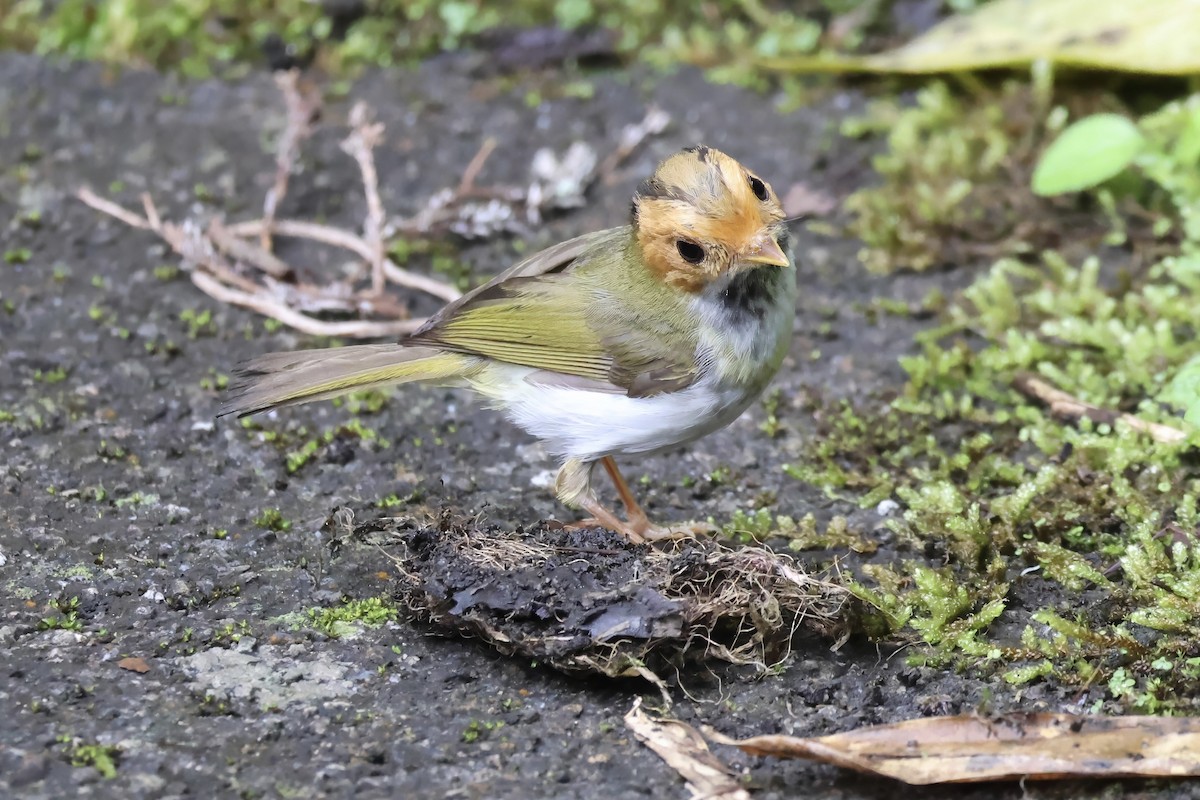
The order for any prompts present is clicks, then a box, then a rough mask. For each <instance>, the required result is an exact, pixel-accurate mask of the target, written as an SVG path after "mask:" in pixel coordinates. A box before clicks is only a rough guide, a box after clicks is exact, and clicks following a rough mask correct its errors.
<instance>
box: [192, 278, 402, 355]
mask: <svg viewBox="0 0 1200 800" xmlns="http://www.w3.org/2000/svg"><path fill="white" fill-rule="evenodd" d="M192 283H194V284H196V287H197V288H198V289H200V291H202V292H204V293H205V294H207V295H208V296H209V297H212V298H213V299H214V300H219V301H220V302H222V303H229V304H231V305H235V306H241V307H243V308H248V309H250V310H251V311H257V312H258V313H259V314H262V315H263V316H265V317H270V318H271V319H276V320H279V321H280V322H282V323H283V324H285V325H289V326H291V327H293V328H295V329H296V330H298V331H300V332H301V333H309V334H312V335H314V336H354V337H361V338H368V337H371V338H374V337H380V336H398V335H401V334H405V333H412V332H413V331H415V330H416V329H417V328H419V327H421V325H423V324H424V323H425V320H424V319H406V320H396V321H393V322H371V321H367V320H354V321H351V322H325V321H322V320H319V319H314V318H312V317H310V316H308V315H307V314H302V313H300V312H299V311H295V310H293V309H291V308H289V307H288V306H286V305H284V304H283V303H279V302H276V301H273V300H271V299H270V298H268V297H264V296H262V295H260V294H251V293H249V292H243V291H240V290H238V289H231V288H230V287H228V286H226V285H225V284H223V283H221V282H220V281H218V280H217V279H216V278H214V277H213V276H211V275H209V274H208V273H207V272H200V271H199V270H196V271H194V272H192Z"/></svg>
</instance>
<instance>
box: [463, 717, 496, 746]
mask: <svg viewBox="0 0 1200 800" xmlns="http://www.w3.org/2000/svg"><path fill="white" fill-rule="evenodd" d="M503 727H504V721H503V720H479V719H473V720H471V721H470V722H468V723H467V727H466V728H465V729H464V730H463V733H462V740H463V743H464V744H472V743H474V742H478V741H480V740H481V739H487V738H488V737H489V736H490V735H491V734H492V732H493V731H497V730H499V729H501V728H503Z"/></svg>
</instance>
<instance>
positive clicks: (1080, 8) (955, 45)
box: [763, 0, 1200, 75]
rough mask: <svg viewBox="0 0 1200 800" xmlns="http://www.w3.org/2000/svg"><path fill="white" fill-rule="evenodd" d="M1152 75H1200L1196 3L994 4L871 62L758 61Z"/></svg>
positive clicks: (776, 65)
mask: <svg viewBox="0 0 1200 800" xmlns="http://www.w3.org/2000/svg"><path fill="white" fill-rule="evenodd" d="M1039 60H1045V61H1048V62H1050V63H1053V64H1059V65H1065V66H1072V67H1084V68H1091V69H1109V70H1117V71H1121V72H1141V73H1151V74H1156V75H1186V74H1190V73H1200V0H1141V2H1136V3H1132V2H1128V0H995V2H992V3H988V4H987V5H984V6H982V7H980V8H979V9H978V10H977V11H975V12H973V13H971V14H965V15H959V16H954V17H950V18H949V19H946V20H945V21H943V22H941V23H940V24H938V25H936V26H934V27H933V28H932V29H930V30H929V31H928V32H926V33H925V34H924V35H922V36H920V37H918V38H916V39H914V40H913V41H911V42H909V43H908V44H906V45H904V46H902V47H899V48H896V49H895V50H889V51H888V52H886V53H879V54H877V55H871V56H837V57H806V58H792V59H775V60H771V61H765V62H763V66H764V67H766V68H768V69H776V70H783V71H789V72H790V71H795V72H885V73H886V72H897V73H908V74H924V73H932V72H963V71H968V70H976V69H988V68H993V67H1020V66H1025V65H1028V64H1030V63H1032V62H1034V61H1039Z"/></svg>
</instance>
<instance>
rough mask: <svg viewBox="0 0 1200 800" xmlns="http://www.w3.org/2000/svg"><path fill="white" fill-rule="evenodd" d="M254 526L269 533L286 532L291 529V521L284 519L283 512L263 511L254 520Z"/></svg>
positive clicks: (277, 510) (273, 509) (274, 510)
mask: <svg viewBox="0 0 1200 800" xmlns="http://www.w3.org/2000/svg"><path fill="white" fill-rule="evenodd" d="M254 524H255V525H257V526H258V527H260V528H265V529H266V530H269V531H286V530H291V527H292V523H291V521H290V520H287V519H284V516H283V512H281V511H280V510H279V509H278V508H266V509H263V511H262V513H260V514H259V515H258V516H257V517H255V518H254Z"/></svg>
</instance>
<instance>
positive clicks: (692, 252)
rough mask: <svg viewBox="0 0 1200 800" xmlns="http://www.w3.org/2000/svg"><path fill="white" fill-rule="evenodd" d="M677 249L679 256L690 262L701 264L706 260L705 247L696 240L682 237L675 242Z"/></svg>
mask: <svg viewBox="0 0 1200 800" xmlns="http://www.w3.org/2000/svg"><path fill="white" fill-rule="evenodd" d="M675 249H676V250H678V251H679V257H680V258H682V259H683V260H684V261H686V262H688V263H689V264H699V263H700V262H701V261H703V260H704V248H703V247H701V246H700V245H698V244H696V243H695V242H689V241H688V240H687V239H680V240H679V241H677V242H676V243H675Z"/></svg>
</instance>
